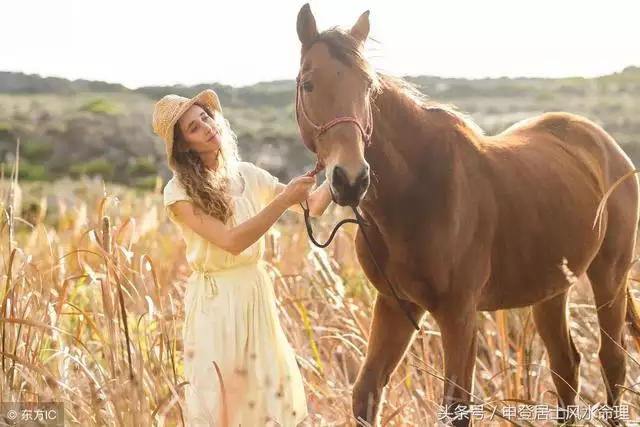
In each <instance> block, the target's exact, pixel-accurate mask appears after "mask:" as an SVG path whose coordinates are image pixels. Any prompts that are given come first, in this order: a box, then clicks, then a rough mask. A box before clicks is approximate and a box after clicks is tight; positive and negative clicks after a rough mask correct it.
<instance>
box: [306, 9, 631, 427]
mask: <svg viewBox="0 0 640 427" xmlns="http://www.w3.org/2000/svg"><path fill="white" fill-rule="evenodd" d="M297 32H298V37H299V39H300V42H301V44H302V49H301V61H300V67H301V68H300V72H299V75H298V87H297V89H298V90H297V95H296V100H297V108H296V113H297V119H298V125H299V129H300V133H301V135H302V138H303V140H304V142H305V144H307V146H308V147H309V148H310V149H312V150H313V151H314V152H316V154H317V156H318V160H319V164H320V165H322V166H324V167H325V168H326V176H327V179H328V181H329V183H330V188H331V191H332V194H333V199H334V201H335V202H336V203H338V204H339V205H342V206H358V207H359V209H361V211H362V212H363V217H364V218H365V220H366V221H367V222H368V223H369V225H368V226H366V227H364V229H363V227H359V231H358V234H357V237H356V241H355V245H356V252H357V255H358V258H359V262H360V263H361V266H362V268H363V270H364V272H365V274H366V276H367V277H368V279H369V280H370V281H371V283H372V284H373V286H375V288H376V289H377V290H378V294H377V298H376V301H375V306H374V308H373V320H372V324H371V329H370V336H369V342H368V348H367V352H366V358H365V361H364V364H363V366H362V367H361V370H360V372H359V375H358V378H357V380H356V382H355V385H354V388H353V412H354V415H355V417H356V419H358V418H359V419H361V420H365V421H367V422H369V423H372V424H375V423H377V419H378V412H379V405H380V400H381V398H382V396H383V394H382V392H383V389H384V387H385V386H386V384H387V382H388V381H389V377H390V375H391V374H392V372H393V371H394V370H395V368H396V366H397V365H398V363H399V361H400V360H401V358H402V357H403V355H404V354H405V351H406V350H407V348H408V346H409V345H410V343H411V342H412V339H413V337H414V334H415V328H414V327H413V326H412V323H411V322H409V321H408V320H407V318H406V317H405V313H404V312H403V311H402V310H401V308H400V301H402V303H401V304H402V308H403V309H404V310H405V311H406V312H408V313H409V315H410V316H411V317H412V318H413V319H414V320H416V321H418V322H419V321H420V319H421V318H422V317H423V315H424V314H425V312H426V311H429V312H430V313H431V315H432V316H433V318H434V319H435V320H436V322H437V324H438V326H439V328H440V331H441V336H442V345H443V349H444V357H445V361H444V370H445V377H446V380H447V383H445V387H444V388H445V390H447V393H445V396H444V399H443V404H444V405H453V406H454V407H455V406H456V405H462V406H463V407H464V408H466V407H467V406H466V405H467V404H468V403H469V402H470V401H471V397H472V396H471V393H472V392H473V389H472V383H473V372H474V368H475V357H476V342H477V340H476V333H477V331H476V326H475V319H476V315H475V314H476V311H479V310H490V311H493V310H501V309H510V308H516V307H525V306H532V307H533V317H534V320H535V324H536V327H537V330H538V333H539V334H540V337H541V338H542V340H543V342H544V344H545V345H546V348H547V352H548V356H549V359H550V366H551V369H552V370H553V371H554V372H555V373H556V374H557V375H554V377H553V380H554V383H555V386H556V389H557V392H558V401H559V402H558V403H559V405H560V406H561V407H566V406H567V405H573V404H575V398H576V395H577V391H578V390H579V370H578V369H579V363H580V354H579V352H578V351H577V350H576V347H575V345H574V343H573V341H572V338H571V335H570V333H569V329H568V326H567V318H566V310H567V295H568V292H569V289H570V287H571V284H572V282H571V281H570V280H567V275H566V270H565V269H566V268H568V269H569V270H570V271H571V272H573V273H574V274H575V275H576V276H578V277H579V276H580V275H582V274H583V273H586V275H587V277H588V278H589V279H590V282H591V284H592V287H593V291H594V295H595V301H596V303H597V307H598V320H599V324H600V327H601V329H602V335H601V345H600V350H599V357H600V361H601V363H602V369H603V374H604V380H605V385H606V386H607V390H608V393H607V394H608V398H607V400H608V404H609V405H614V404H619V402H618V400H619V397H620V395H621V389H620V388H619V386H620V385H622V384H623V383H624V379H625V351H624V340H623V333H622V331H623V326H624V325H625V319H626V320H628V321H630V322H631V326H632V332H633V334H634V336H636V334H640V323H639V322H638V319H639V317H638V316H637V311H636V308H635V305H634V303H633V300H631V299H629V296H630V293H629V288H628V271H629V269H630V267H631V265H632V261H633V257H634V247H635V243H636V233H637V225H638V220H639V210H638V187H639V186H638V179H637V177H636V176H635V174H634V173H633V171H634V167H633V165H632V163H631V161H630V160H629V158H628V157H627V156H626V155H625V153H624V152H623V151H622V149H621V148H620V147H619V146H618V145H617V143H616V142H615V141H614V140H613V139H612V137H611V136H609V135H608V134H607V133H606V132H605V131H604V130H603V129H602V128H600V127H599V126H598V125H596V124H595V123H593V122H591V121H589V120H588V119H586V118H583V117H579V116H576V115H573V114H568V113H546V114H542V115H540V116H538V117H534V118H531V119H529V120H526V121H524V122H521V123H518V124H515V125H513V126H512V127H510V128H509V129H507V130H505V131H504V132H502V133H500V134H498V135H494V136H487V135H484V134H483V133H482V131H481V130H480V129H478V128H477V127H476V126H475V125H473V123H472V122H471V121H470V120H469V119H467V118H465V117H464V116H463V115H462V114H460V113H458V112H457V111H455V110H454V109H452V108H449V107H447V106H445V105H442V104H439V103H434V102H427V101H424V100H422V99H421V98H420V97H419V96H418V94H417V92H415V91H412V90H411V88H410V87H409V86H408V85H406V84H404V83H403V81H402V80H399V79H394V78H391V77H390V76H386V75H383V74H381V73H377V72H375V71H373V70H372V68H371V66H370V64H369V63H368V62H367V61H366V60H365V59H364V56H363V47H364V43H365V40H366V39H367V38H368V33H369V13H368V11H367V12H365V13H363V14H362V15H361V16H360V18H359V19H358V21H357V22H356V23H355V25H354V26H353V27H352V28H350V29H349V30H340V29H337V28H333V29H330V30H328V31H325V32H322V33H319V32H318V30H317V27H316V23H315V18H314V16H313V14H312V13H311V10H310V8H309V6H308V5H305V6H303V7H302V9H301V10H300V12H299V14H298V20H297ZM320 124H324V125H322V126H321V125H320ZM625 175H628V176H629V177H628V179H625V180H624V181H622V182H621V183H620V184H619V185H618V186H617V188H616V189H615V191H614V192H613V193H611V195H610V197H609V198H608V201H607V204H606V205H605V206H606V209H604V210H603V211H602V217H601V221H595V219H596V212H597V209H598V206H599V204H600V202H601V201H602V200H603V195H604V194H605V192H606V191H607V190H608V189H610V188H611V186H612V185H613V184H614V183H615V182H616V181H617V180H618V179H619V178H621V177H623V176H625ZM363 232H365V233H366V235H365V236H363V234H362V233H363ZM364 237H366V238H368V240H369V242H370V243H371V248H372V251H371V253H370V252H369V250H368V248H367V246H366V245H365V240H364ZM374 260H375V261H377V263H378V264H379V265H380V266H381V268H382V270H383V271H384V276H386V277H387V278H388V279H389V280H390V282H391V284H392V285H393V287H395V290H396V292H397V294H398V295H399V298H400V300H398V301H397V300H396V299H394V298H393V297H392V293H391V291H390V289H389V287H388V286H387V282H386V281H385V280H384V276H383V275H382V274H380V272H379V271H378V270H377V269H376V267H375V264H374ZM611 339H612V340H613V342H611ZM451 384H455V385H456V386H453V387H452V386H451ZM449 390H450V391H449ZM468 423H469V420H462V421H460V422H459V423H458V424H461V425H468Z"/></svg>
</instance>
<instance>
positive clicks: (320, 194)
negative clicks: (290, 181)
mask: <svg viewBox="0 0 640 427" xmlns="http://www.w3.org/2000/svg"><path fill="white" fill-rule="evenodd" d="M284 188H285V185H284V184H282V183H278V184H277V188H276V195H278V194H280V192H281V191H282V190H283V189H284ZM307 202H308V203H309V216H312V217H319V216H322V215H323V214H324V213H325V211H326V210H327V208H328V207H329V205H330V204H331V191H330V190H329V181H327V180H325V181H324V182H323V183H322V184H320V186H319V187H318V188H316V189H315V190H313V191H312V192H311V194H309V198H308V199H307ZM302 203H303V204H304V203H305V202H302ZM289 210H290V211H293V212H297V213H304V212H303V210H302V206H300V204H295V205H291V206H290V207H289Z"/></svg>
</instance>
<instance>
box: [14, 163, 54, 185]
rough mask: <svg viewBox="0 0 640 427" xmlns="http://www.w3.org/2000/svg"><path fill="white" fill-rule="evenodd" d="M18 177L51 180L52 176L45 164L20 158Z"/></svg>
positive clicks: (26, 179)
mask: <svg viewBox="0 0 640 427" xmlns="http://www.w3.org/2000/svg"><path fill="white" fill-rule="evenodd" d="M18 167H19V168H20V169H19V170H18V179H21V180H24V181H50V180H51V176H50V175H49V172H48V171H47V170H46V169H45V167H44V166H42V165H38V164H33V163H30V162H28V161H26V160H25V159H21V160H20V164H19V165H18Z"/></svg>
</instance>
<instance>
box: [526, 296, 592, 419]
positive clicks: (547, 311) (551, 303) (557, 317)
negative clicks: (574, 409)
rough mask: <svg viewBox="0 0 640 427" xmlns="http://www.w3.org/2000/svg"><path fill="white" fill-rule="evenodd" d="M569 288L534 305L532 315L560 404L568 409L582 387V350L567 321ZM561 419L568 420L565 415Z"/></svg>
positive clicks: (573, 403)
mask: <svg viewBox="0 0 640 427" xmlns="http://www.w3.org/2000/svg"><path fill="white" fill-rule="evenodd" d="M568 296H569V291H568V290H567V291H565V292H564V293H562V294H560V295H556V296H555V297H553V298H551V299H548V300H546V301H543V302H540V303H538V304H536V305H534V306H533V319H534V321H535V324H536V328H537V330H538V334H539V335H540V338H542V342H544V345H545V347H546V348H547V354H548V356H549V364H550V366H551V371H552V372H551V377H552V378H553V383H554V384H555V386H556V391H557V393H558V406H559V407H560V408H563V409H566V407H567V406H569V405H575V399H576V395H577V393H578V389H579V387H580V353H579V352H578V349H577V348H576V346H575V344H574V342H573V339H572V338H571V334H570V332H569V326H568V322H567V311H566V309H567V299H568ZM559 415H561V417H560V418H561V419H562V421H569V422H572V421H571V420H568V419H563V418H565V417H563V416H562V415H564V413H561V414H559Z"/></svg>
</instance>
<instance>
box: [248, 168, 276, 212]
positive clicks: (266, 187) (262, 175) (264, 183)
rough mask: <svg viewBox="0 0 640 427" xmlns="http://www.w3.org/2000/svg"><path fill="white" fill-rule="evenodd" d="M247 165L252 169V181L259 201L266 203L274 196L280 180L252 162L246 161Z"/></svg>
mask: <svg viewBox="0 0 640 427" xmlns="http://www.w3.org/2000/svg"><path fill="white" fill-rule="evenodd" d="M247 166H248V169H250V170H251V171H252V175H253V181H254V182H255V183H256V188H257V191H258V195H259V198H260V201H261V202H262V203H263V204H268V203H269V202H271V200H273V198H274V197H275V196H276V191H277V189H278V183H279V182H280V180H279V179H278V177H276V176H273V175H272V174H271V173H269V172H268V171H266V170H264V169H262V168H261V167H259V166H256V165H254V164H253V163H247Z"/></svg>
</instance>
